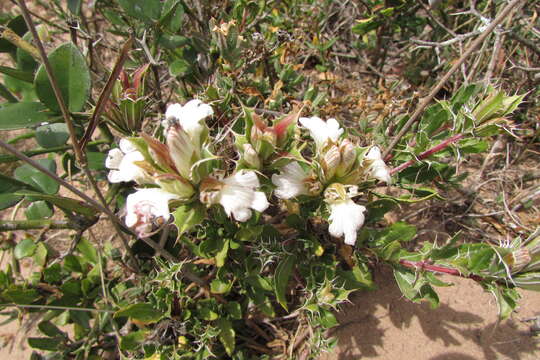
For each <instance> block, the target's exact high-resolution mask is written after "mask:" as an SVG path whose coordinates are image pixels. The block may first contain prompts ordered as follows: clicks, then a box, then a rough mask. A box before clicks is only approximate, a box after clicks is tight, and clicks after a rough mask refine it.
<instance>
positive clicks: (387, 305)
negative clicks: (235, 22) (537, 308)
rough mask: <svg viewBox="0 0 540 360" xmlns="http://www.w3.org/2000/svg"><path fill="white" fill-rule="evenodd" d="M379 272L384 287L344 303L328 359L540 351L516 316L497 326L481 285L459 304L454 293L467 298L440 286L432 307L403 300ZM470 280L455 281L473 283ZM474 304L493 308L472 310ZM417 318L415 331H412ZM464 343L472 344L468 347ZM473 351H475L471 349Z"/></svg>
mask: <svg viewBox="0 0 540 360" xmlns="http://www.w3.org/2000/svg"><path fill="white" fill-rule="evenodd" d="M374 276H375V280H376V283H377V285H378V286H379V288H378V289H377V290H376V291H372V292H362V293H357V294H355V295H354V296H352V299H351V300H352V304H349V305H345V306H343V308H341V309H340V311H339V312H338V313H337V318H338V320H339V322H340V325H339V326H338V327H337V328H335V329H333V330H332V331H331V333H330V335H331V336H335V337H337V338H338V341H339V342H338V344H339V345H338V348H337V349H336V352H334V353H333V354H329V356H324V357H323V358H329V359H339V360H353V359H354V360H356V359H361V358H362V359H363V358H379V359H402V358H406V357H409V356H414V355H417V356H414V358H416V359H429V360H458V359H459V360H476V359H481V358H484V359H487V360H491V359H522V355H523V354H527V353H529V354H530V353H531V352H534V350H537V349H538V346H539V344H538V342H537V340H535V339H534V338H532V337H531V336H530V335H529V333H527V332H524V331H523V330H520V329H518V326H517V325H518V324H517V322H516V321H515V320H507V321H505V322H502V323H499V324H497V321H496V318H495V317H494V316H493V314H494V313H495V312H496V309H494V308H493V307H494V306H496V305H495V304H494V303H489V304H488V303H486V302H485V299H488V297H485V296H482V295H485V294H482V290H481V289H480V288H479V287H478V285H476V284H470V286H471V287H476V288H478V289H473V290H474V293H472V291H471V292H469V293H466V294H465V295H467V297H470V298H471V299H470V302H469V301H467V302H466V301H464V302H463V303H462V304H457V305H454V307H455V308H453V307H451V306H449V305H447V304H445V301H446V302H448V300H449V299H451V298H452V297H453V295H454V294H455V296H461V297H465V296H464V294H461V293H453V292H454V291H455V290H453V289H455V288H456V287H455V286H452V287H448V288H438V289H437V291H438V292H439V293H442V292H444V294H441V295H443V296H441V304H440V306H439V307H438V308H437V309H434V310H433V309H431V308H430V307H429V304H427V303H421V304H416V303H412V302H409V301H407V300H406V299H405V298H403V296H402V294H401V292H400V291H399V289H398V287H397V285H396V283H395V281H394V278H393V274H392V271H391V270H390V269H388V268H381V269H377V270H376V271H375V272H374ZM458 280H459V281H461V279H458ZM467 281H469V280H463V283H459V284H456V285H458V286H460V287H461V286H469V283H467ZM471 289H472V288H471ZM477 294H478V295H477ZM478 296H481V299H479V298H478ZM475 297H476V298H475ZM463 304H470V305H469V306H462V305H463ZM458 305H459V306H458ZM473 305H474V306H476V307H489V309H480V308H471V306H473ZM482 310H483V311H482ZM477 314H481V315H482V316H484V317H482V316H479V315H477ZM486 314H489V315H491V316H485V315H486ZM488 317H489V319H487V318H488ZM413 321H414V322H415V324H414V327H416V329H409V328H410V327H411V325H413ZM416 322H417V323H418V324H419V326H420V328H421V331H422V332H423V335H422V336H420V334H419V331H418V330H417V327H418V325H417V324H416ZM396 337H397V338H396ZM465 342H466V343H470V344H469V345H468V346H467V347H465V348H464V347H463V346H462V345H463V343H465ZM405 343H406V344H405ZM404 344H405V345H404ZM414 346H417V348H414ZM469 349H471V350H473V351H471V352H470V353H469V351H468V350H469ZM416 350H418V351H416ZM482 353H483V356H482ZM471 355H472V356H471ZM526 358H527V359H532V358H533V357H526Z"/></svg>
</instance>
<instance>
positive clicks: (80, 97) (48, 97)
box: [34, 43, 91, 113]
mask: <svg viewBox="0 0 540 360" xmlns="http://www.w3.org/2000/svg"><path fill="white" fill-rule="evenodd" d="M49 62H50V64H51V67H52V72H53V74H54V76H55V78H56V81H57V84H58V87H59V89H60V92H61V94H62V98H63V99H64V102H65V103H66V106H67V108H68V110H69V111H71V112H77V111H81V110H82V109H83V107H84V105H85V104H86V101H87V100H88V97H89V96H90V85H91V84H90V71H89V69H88V66H87V65H86V60H85V59H84V57H83V55H82V54H81V52H80V50H79V49H78V48H77V47H76V46H75V45H74V44H72V43H65V44H62V45H60V46H59V47H57V48H56V49H55V50H54V51H52V52H51V53H50V54H49ZM34 84H35V88H36V94H37V96H38V98H39V99H40V101H41V102H42V103H43V104H44V105H45V106H47V107H48V108H49V109H50V110H52V111H54V112H57V113H59V112H60V106H59V105H58V102H57V101H56V96H55V94H54V91H53V88H52V86H51V84H50V82H49V77H48V75H47V71H46V70H45V67H44V66H43V65H41V66H40V67H39V69H38V71H37V73H36V78H35V81H34Z"/></svg>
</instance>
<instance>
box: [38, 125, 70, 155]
mask: <svg viewBox="0 0 540 360" xmlns="http://www.w3.org/2000/svg"><path fill="white" fill-rule="evenodd" d="M68 139H69V131H68V128H67V125H66V124H64V123H57V124H49V125H42V126H40V127H38V128H37V129H36V140H37V143H38V144H39V146H41V147H42V148H45V149H48V148H52V147H56V146H62V145H65V144H66V143H67V141H68Z"/></svg>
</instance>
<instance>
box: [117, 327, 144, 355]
mask: <svg viewBox="0 0 540 360" xmlns="http://www.w3.org/2000/svg"><path fill="white" fill-rule="evenodd" d="M147 333H148V332H147V331H145V330H138V331H133V332H130V333H129V334H127V335H126V336H122V337H121V338H120V350H124V351H135V350H137V349H138V348H139V347H140V346H141V345H142V343H143V342H144V340H145V339H146V334H147Z"/></svg>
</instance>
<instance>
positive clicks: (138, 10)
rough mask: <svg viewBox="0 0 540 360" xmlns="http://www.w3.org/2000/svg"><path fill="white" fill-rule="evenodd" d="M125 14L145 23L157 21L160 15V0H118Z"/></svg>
mask: <svg viewBox="0 0 540 360" xmlns="http://www.w3.org/2000/svg"><path fill="white" fill-rule="evenodd" d="M118 3H119V4H120V6H121V7H122V9H124V11H125V12H126V14H127V15H129V16H131V17H134V18H137V19H139V20H141V21H143V22H146V23H152V22H154V21H157V20H158V19H159V18H160V16H161V1H160V0H118Z"/></svg>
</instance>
